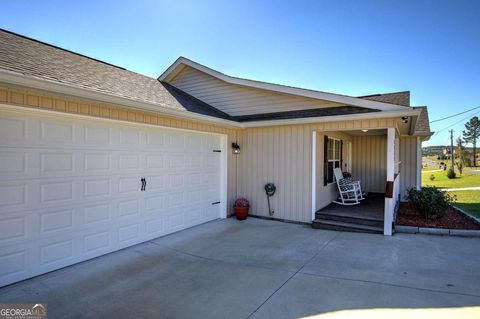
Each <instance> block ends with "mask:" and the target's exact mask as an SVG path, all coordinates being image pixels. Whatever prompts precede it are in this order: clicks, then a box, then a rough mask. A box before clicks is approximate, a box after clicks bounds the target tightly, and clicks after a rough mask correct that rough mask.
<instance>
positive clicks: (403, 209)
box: [397, 203, 480, 229]
mask: <svg viewBox="0 0 480 319" xmlns="http://www.w3.org/2000/svg"><path fill="white" fill-rule="evenodd" d="M397 224H398V225H404V226H415V227H430V228H449V229H480V224H478V223H477V222H475V221H474V220H472V219H471V218H469V217H467V216H465V215H464V214H462V213H461V212H459V211H457V210H456V209H454V208H452V209H449V210H448V211H447V212H445V214H444V215H443V216H442V217H441V218H432V219H428V220H425V217H424V216H420V215H419V214H418V213H417V212H416V210H415V209H414V208H412V207H411V206H410V205H409V204H408V203H400V208H399V211H398V217H397Z"/></svg>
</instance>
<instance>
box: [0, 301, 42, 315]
mask: <svg viewBox="0 0 480 319" xmlns="http://www.w3.org/2000/svg"><path fill="white" fill-rule="evenodd" d="M45 318H47V305H46V304H42V303H19V304H0V319H45Z"/></svg>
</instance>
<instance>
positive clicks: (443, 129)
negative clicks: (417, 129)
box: [433, 112, 480, 135]
mask: <svg viewBox="0 0 480 319" xmlns="http://www.w3.org/2000/svg"><path fill="white" fill-rule="evenodd" d="M479 113H480V112H477V113H475V114H473V115H478V114H479ZM470 116H472V115H471V114H470V115H468V116H467V117H464V118H463V119H461V120H460V121H458V122H455V123H453V124H451V125H449V126H447V127H444V128H442V129H441V130H439V131H436V132H435V133H434V134H433V135H437V134H438V133H440V132H443V131H445V130H447V129H449V128H451V127H452V126H455V125H457V124H459V123H461V122H463V121H466V120H467V119H468V118H469V117H470Z"/></svg>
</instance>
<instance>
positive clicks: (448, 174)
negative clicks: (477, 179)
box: [447, 167, 457, 179]
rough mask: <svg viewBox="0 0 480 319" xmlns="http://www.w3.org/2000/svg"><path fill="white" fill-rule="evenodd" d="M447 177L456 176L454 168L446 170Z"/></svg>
mask: <svg viewBox="0 0 480 319" xmlns="http://www.w3.org/2000/svg"><path fill="white" fill-rule="evenodd" d="M447 177H448V178H450V179H453V178H455V177H457V174H455V170H454V169H453V167H450V169H449V170H448V172H447Z"/></svg>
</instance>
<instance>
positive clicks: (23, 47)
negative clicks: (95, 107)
mask: <svg viewBox="0 0 480 319" xmlns="http://www.w3.org/2000/svg"><path fill="white" fill-rule="evenodd" d="M0 69H3V70H6V71H10V72H14V73H17V74H22V75H25V76H29V77H33V78H37V79H41V80H45V81H51V82H56V83H61V84H66V85H69V86H72V87H75V88H80V89H86V90H90V91H94V92H98V93H103V94H108V95H111V96H115V97H120V98H126V99H129V100H134V101H138V102H144V103H148V104H150V105H153V106H158V108H159V111H160V110H161V109H162V108H167V109H172V110H180V111H188V112H193V113H197V114H202V115H208V116H212V117H216V118H220V119H226V120H231V121H237V122H248V121H258V120H266V119H269V120H272V119H293V118H304V117H313V116H334V115H347V114H356V113H365V112H373V111H375V110H371V109H367V108H360V107H353V106H339V107H336V108H326V109H314V110H299V111H288V112H272V113H268V114H260V115H258V114H255V115H247V116H243V117H232V116H230V115H229V114H226V113H224V112H222V111H220V110H218V109H217V108H215V107H213V106H211V105H209V104H207V103H205V102H203V101H201V100H199V99H197V98H195V97H193V96H191V95H189V94H187V93H186V92H184V91H182V90H180V89H178V88H176V87H174V86H172V85H170V84H168V83H164V82H161V81H159V80H157V79H154V78H151V77H148V76H145V75H142V74H139V73H136V72H132V71H129V70H127V69H125V68H122V67H119V66H115V65H112V64H110V63H106V62H103V61H100V60H97V59H94V58H91V57H87V56H84V55H82V54H78V53H75V52H72V51H69V50H65V49H62V48H59V47H56V46H54V45H51V44H48V43H44V42H41V41H38V40H35V39H30V38H28V37H25V36H22V35H18V34H15V33H12V32H10V31H7V30H2V29H0ZM360 98H362V99H367V100H373V101H378V102H385V103H391V104H397V105H405V106H409V102H410V101H409V100H410V92H397V93H387V94H377V95H369V96H362V97H360Z"/></svg>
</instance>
